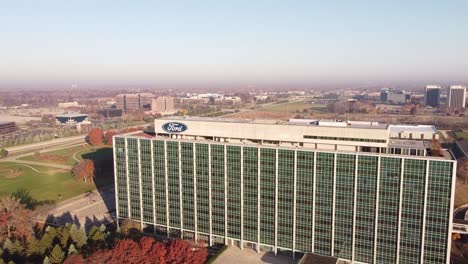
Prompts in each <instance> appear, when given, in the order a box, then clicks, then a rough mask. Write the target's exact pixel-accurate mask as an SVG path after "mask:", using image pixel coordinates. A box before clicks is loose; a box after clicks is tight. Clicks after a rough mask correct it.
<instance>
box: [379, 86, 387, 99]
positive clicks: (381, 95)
mask: <svg viewBox="0 0 468 264" xmlns="http://www.w3.org/2000/svg"><path fill="white" fill-rule="evenodd" d="M387 99H388V89H386V88H383V89H382V91H380V101H382V102H387Z"/></svg>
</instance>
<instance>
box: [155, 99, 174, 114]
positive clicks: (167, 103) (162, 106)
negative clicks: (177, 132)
mask: <svg viewBox="0 0 468 264" xmlns="http://www.w3.org/2000/svg"><path fill="white" fill-rule="evenodd" d="M174 105H175V99H174V97H171V96H159V97H158V98H153V101H152V103H151V112H153V113H159V114H162V115H164V114H174V113H176V112H177V110H176V109H175V108H174Z"/></svg>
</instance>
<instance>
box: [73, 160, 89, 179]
mask: <svg viewBox="0 0 468 264" xmlns="http://www.w3.org/2000/svg"><path fill="white" fill-rule="evenodd" d="M72 175H73V178H74V179H75V180H76V181H80V180H83V181H84V182H87V180H90V181H91V182H92V181H93V178H94V162H93V161H92V160H90V159H84V160H82V161H80V162H78V163H77V164H76V165H75V166H73V168H72Z"/></svg>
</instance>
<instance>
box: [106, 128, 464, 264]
mask: <svg viewBox="0 0 468 264" xmlns="http://www.w3.org/2000/svg"><path fill="white" fill-rule="evenodd" d="M114 158H115V168H114V171H115V181H116V201H117V217H118V218H120V219H127V218H129V219H132V220H135V221H140V222H141V223H142V225H154V226H156V227H158V228H159V229H163V230H166V231H167V232H168V235H169V234H170V235H172V236H174V235H177V236H182V237H184V238H189V237H194V236H195V237H199V238H200V237H202V238H206V239H208V240H210V242H211V241H217V242H220V241H221V242H222V243H225V242H226V243H227V241H236V243H238V245H242V244H243V243H250V244H253V245H257V246H258V247H259V246H267V247H270V248H272V249H274V250H275V251H276V250H291V251H298V252H315V253H317V254H321V255H327V256H335V257H338V258H341V259H345V260H354V261H357V262H363V263H395V262H397V260H398V261H399V263H421V262H422V263H447V261H448V257H449V256H448V252H449V251H448V247H449V244H450V240H449V234H450V212H451V204H452V203H453V201H452V191H453V177H454V175H453V174H454V170H453V169H454V168H453V166H454V164H455V163H454V162H453V161H449V160H442V159H431V158H424V157H407V156H398V155H369V154H363V153H344V152H336V153H335V152H330V151H328V152H327V151H320V150H308V149H304V148H294V149H293V148H282V147H274V146H271V147H267V146H252V145H245V146H243V145H235V144H229V143H225V144H222V143H215V142H212V143H209V142H199V141H195V140H194V141H188V140H180V141H179V140H177V139H167V140H163V139H146V138H134V137H125V136H116V137H115V138H114Z"/></svg>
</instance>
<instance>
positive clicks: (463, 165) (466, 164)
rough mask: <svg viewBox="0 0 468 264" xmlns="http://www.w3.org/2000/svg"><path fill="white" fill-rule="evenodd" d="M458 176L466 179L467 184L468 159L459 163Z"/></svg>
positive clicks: (463, 159)
mask: <svg viewBox="0 0 468 264" xmlns="http://www.w3.org/2000/svg"><path fill="white" fill-rule="evenodd" d="M457 176H458V177H463V178H465V184H467V183H468V182H467V180H468V179H467V178H468V158H467V157H463V158H460V159H459V160H458V161H457Z"/></svg>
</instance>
